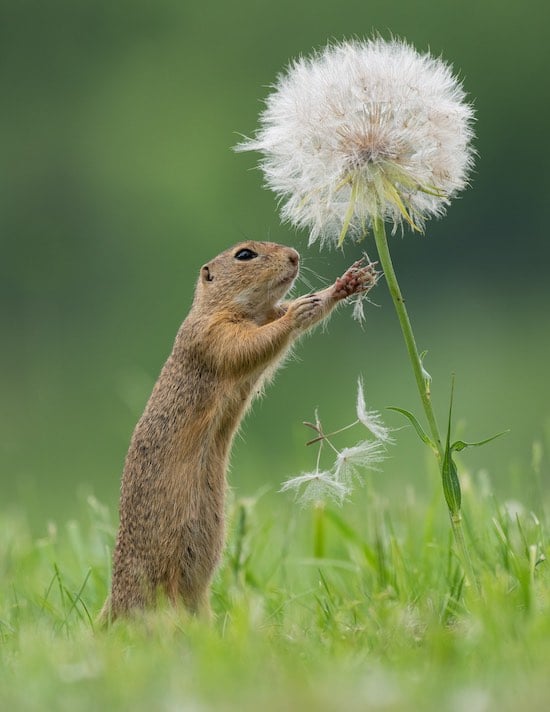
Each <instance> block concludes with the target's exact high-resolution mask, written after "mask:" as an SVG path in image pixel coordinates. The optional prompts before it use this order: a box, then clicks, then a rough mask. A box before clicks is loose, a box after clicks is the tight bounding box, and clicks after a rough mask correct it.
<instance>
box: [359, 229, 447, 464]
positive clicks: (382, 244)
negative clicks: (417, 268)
mask: <svg viewBox="0 0 550 712" xmlns="http://www.w3.org/2000/svg"><path fill="white" fill-rule="evenodd" d="M373 232H374V239H375V240H376V249H377V250H378V256H379V257H380V264H381V265H382V270H383V271H384V276H385V278H386V282H387V284H388V288H389V290H390V294H391V297H392V300H393V305H394V307H395V311H396V312H397V317H398V319H399V324H400V325H401V331H402V332H403V337H404V339H405V344H406V346H407V352H408V354H409V359H410V362H411V366H412V369H413V372H414V377H415V379H416V385H417V387H418V392H419V394H420V400H421V401H422V406H423V408H424V413H425V414H426V419H427V421H428V425H429V427H430V431H431V434H432V440H433V442H434V445H435V447H436V450H437V452H436V454H437V456H438V459H439V461H440V462H441V461H442V460H443V454H444V450H443V445H442V444H441V437H440V435H439V429H438V427H437V421H436V419H435V414H434V411H433V407H432V401H431V396H430V390H429V384H428V382H427V381H426V379H425V377H424V374H423V372H422V361H421V360H420V356H419V355H418V349H417V348H416V341H415V339H414V334H413V330H412V327H411V322H410V319H409V315H408V313H407V308H406V307H405V300H404V299H403V295H402V294H401V290H400V288H399V283H398V282H397V277H396V274H395V270H394V269H393V264H392V261H391V257H390V251H389V248H388V241H387V240H386V229H385V227H384V221H383V220H380V219H376V220H375V221H374V225H373Z"/></svg>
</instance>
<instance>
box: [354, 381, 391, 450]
mask: <svg viewBox="0 0 550 712" xmlns="http://www.w3.org/2000/svg"><path fill="white" fill-rule="evenodd" d="M357 418H358V420H359V421H360V422H361V423H362V424H363V425H364V426H365V428H367V430H369V431H370V432H371V433H372V434H373V435H374V437H375V438H376V439H377V440H380V441H381V442H383V443H393V438H392V437H391V428H388V427H387V426H386V425H384V422H383V420H382V416H381V415H380V413H379V412H378V411H377V410H367V406H366V404H365V393H364V391H363V379H362V378H359V379H358V381H357Z"/></svg>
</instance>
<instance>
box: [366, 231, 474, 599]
mask: <svg viewBox="0 0 550 712" xmlns="http://www.w3.org/2000/svg"><path fill="white" fill-rule="evenodd" d="M373 232H374V239H375V241H376V249H377V250H378V256H379V258H380V264H381V266H382V269H383V271H384V275H385V278H386V282H387V284H388V288H389V290H390V294H391V297H392V300H393V304H394V307H395V311H396V312H397V317H398V319H399V324H400V325H401V331H402V332H403V337H404V339H405V344H406V346H407V352H408V354H409V359H410V362H411V366H412V369H413V373H414V377H415V379H416V385H417V387H418V392H419V394H420V400H421V401H422V406H423V408H424V413H425V415H426V420H427V421H428V425H429V428H430V432H431V436H432V440H433V443H434V453H435V455H436V457H437V460H438V464H439V469H440V471H441V467H442V463H443V458H444V455H445V450H444V448H443V444H442V442H441V436H440V434H439V428H438V427H437V421H436V418H435V413H434V410H433V406H432V401H431V393H430V384H429V381H428V380H427V379H426V378H425V376H424V373H423V369H422V361H421V359H420V356H419V354H418V349H417V348H416V341H415V338H414V334H413V330H412V326H411V322H410V319H409V315H408V313H407V308H406V307H405V300H404V299H403V295H402V294H401V289H400V288H399V283H398V282H397V276H396V274H395V270H394V269H393V264H392V261H391V256H390V251H389V248H388V241H387V239H386V229H385V226H384V221H383V220H381V219H375V220H374V224H373ZM449 517H450V519H451V527H452V530H453V534H454V538H455V542H456V545H457V548H458V552H459V556H460V559H461V561H462V566H463V568H464V571H465V573H466V577H467V578H468V579H469V580H470V581H471V582H472V583H473V584H474V585H475V586H476V587H477V579H476V577H475V574H474V570H473V566H472V562H471V559H470V554H469V552H468V548H467V546H466V540H465V538H464V532H463V529H462V517H461V515H460V510H458V511H457V512H451V510H449Z"/></svg>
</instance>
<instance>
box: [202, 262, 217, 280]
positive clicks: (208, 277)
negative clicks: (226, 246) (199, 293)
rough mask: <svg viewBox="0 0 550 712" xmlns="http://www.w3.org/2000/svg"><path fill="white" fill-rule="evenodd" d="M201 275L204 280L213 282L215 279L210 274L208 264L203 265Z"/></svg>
mask: <svg viewBox="0 0 550 712" xmlns="http://www.w3.org/2000/svg"><path fill="white" fill-rule="evenodd" d="M201 277H202V281H203V282H212V280H213V279H214V277H213V276H212V275H211V274H210V267H209V266H208V265H204V266H203V267H201Z"/></svg>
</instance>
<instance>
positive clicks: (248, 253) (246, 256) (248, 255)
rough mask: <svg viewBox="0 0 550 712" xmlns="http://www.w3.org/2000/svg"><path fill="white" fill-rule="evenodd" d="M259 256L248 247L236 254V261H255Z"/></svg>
mask: <svg viewBox="0 0 550 712" xmlns="http://www.w3.org/2000/svg"><path fill="white" fill-rule="evenodd" d="M257 256H258V253H257V252H254V250H249V249H248V248H247V247H244V248H243V249H242V250H239V251H238V252H236V253H235V259H236V260H253V259H254V257H257Z"/></svg>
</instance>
